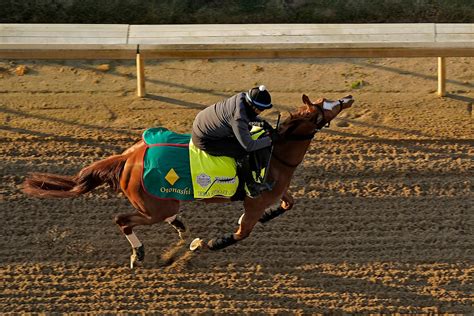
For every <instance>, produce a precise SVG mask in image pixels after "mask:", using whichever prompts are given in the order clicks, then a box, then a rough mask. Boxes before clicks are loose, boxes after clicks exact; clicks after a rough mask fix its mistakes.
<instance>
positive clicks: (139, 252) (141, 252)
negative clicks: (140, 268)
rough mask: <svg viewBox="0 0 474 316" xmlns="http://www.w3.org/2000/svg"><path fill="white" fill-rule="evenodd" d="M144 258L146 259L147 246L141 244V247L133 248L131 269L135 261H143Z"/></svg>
mask: <svg viewBox="0 0 474 316" xmlns="http://www.w3.org/2000/svg"><path fill="white" fill-rule="evenodd" d="M143 259H145V247H144V246H143V245H141V246H140V247H137V248H133V250H132V254H131V255H130V269H133V268H134V266H135V263H137V262H139V261H143Z"/></svg>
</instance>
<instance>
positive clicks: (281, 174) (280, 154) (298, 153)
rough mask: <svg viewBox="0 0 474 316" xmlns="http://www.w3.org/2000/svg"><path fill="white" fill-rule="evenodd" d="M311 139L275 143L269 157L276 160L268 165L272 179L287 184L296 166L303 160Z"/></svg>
mask: <svg viewBox="0 0 474 316" xmlns="http://www.w3.org/2000/svg"><path fill="white" fill-rule="evenodd" d="M310 143H311V140H308V141H299V142H284V143H280V144H277V145H275V148H274V149H273V156H274V157H272V158H271V159H272V160H274V161H277V163H272V164H271V165H270V166H271V167H270V173H271V174H272V178H273V180H275V181H276V182H279V183H281V184H285V185H289V183H290V181H291V177H292V176H293V172H294V171H295V170H296V166H297V165H298V164H299V163H301V162H302V161H303V158H304V155H305V154H306V151H307V150H308V147H309V144H310ZM272 167H273V168H272Z"/></svg>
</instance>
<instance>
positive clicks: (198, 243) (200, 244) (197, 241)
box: [189, 238, 204, 251]
mask: <svg viewBox="0 0 474 316" xmlns="http://www.w3.org/2000/svg"><path fill="white" fill-rule="evenodd" d="M203 246H204V241H203V240H202V239H201V238H195V239H194V240H193V241H191V244H190V245H189V250H191V251H196V250H198V249H199V248H202V247H203Z"/></svg>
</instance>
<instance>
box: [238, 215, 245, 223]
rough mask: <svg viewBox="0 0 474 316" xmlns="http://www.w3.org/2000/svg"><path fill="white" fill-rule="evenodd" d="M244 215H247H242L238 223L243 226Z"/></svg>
mask: <svg viewBox="0 0 474 316" xmlns="http://www.w3.org/2000/svg"><path fill="white" fill-rule="evenodd" d="M244 215H245V214H242V215H241V216H240V218H239V221H238V222H237V223H239V225H240V224H242V218H244Z"/></svg>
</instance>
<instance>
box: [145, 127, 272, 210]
mask: <svg viewBox="0 0 474 316" xmlns="http://www.w3.org/2000/svg"><path fill="white" fill-rule="evenodd" d="M260 130H261V129H260ZM263 133H264V131H263V130H261V131H257V132H256V131H255V128H254V130H253V137H254V138H258V137H260V136H261V135H263ZM143 141H144V142H145V144H146V145H147V149H146V150H145V153H144V156H143V173H142V184H143V187H144V189H145V191H146V192H147V193H148V194H151V195H153V196H155V197H156V198H158V199H174V200H180V201H192V200H195V199H207V198H213V197H225V198H230V199H231V200H243V199H244V198H245V196H246V192H245V187H244V185H243V183H244V181H239V179H238V177H237V167H236V162H235V159H233V158H231V157H225V156H212V155H209V154H208V153H206V152H204V151H202V150H200V149H199V148H197V147H196V146H194V144H193V143H192V140H191V135H190V134H178V133H174V132H172V131H170V130H168V129H166V128H162V127H159V128H150V129H147V130H146V131H145V132H144V133H143ZM269 159H270V149H269V148H265V149H262V150H259V151H256V152H254V153H253V155H252V157H251V159H250V162H251V163H250V165H251V169H252V171H253V174H254V176H255V180H256V181H257V182H261V181H262V180H263V176H264V170H265V167H266V166H267V163H268V160H269Z"/></svg>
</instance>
